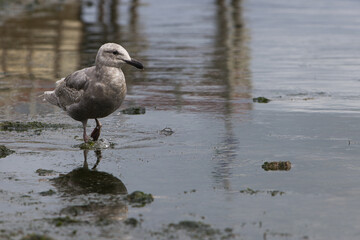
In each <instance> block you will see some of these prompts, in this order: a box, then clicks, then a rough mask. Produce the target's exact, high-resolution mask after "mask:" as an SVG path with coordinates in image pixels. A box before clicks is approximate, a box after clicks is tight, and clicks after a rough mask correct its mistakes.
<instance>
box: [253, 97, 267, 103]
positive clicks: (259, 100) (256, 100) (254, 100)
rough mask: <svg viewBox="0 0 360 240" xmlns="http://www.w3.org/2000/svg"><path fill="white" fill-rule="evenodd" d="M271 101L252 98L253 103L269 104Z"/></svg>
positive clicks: (264, 98)
mask: <svg viewBox="0 0 360 240" xmlns="http://www.w3.org/2000/svg"><path fill="white" fill-rule="evenodd" d="M270 101H271V100H270V99H268V98H266V97H257V98H253V102H256V103H268V102H270Z"/></svg>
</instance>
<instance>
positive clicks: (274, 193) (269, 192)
mask: <svg viewBox="0 0 360 240" xmlns="http://www.w3.org/2000/svg"><path fill="white" fill-rule="evenodd" d="M240 193H243V194H249V195H254V194H258V193H267V194H270V195H271V196H272V197H275V196H276V195H280V196H281V195H283V194H285V192H282V191H278V190H268V191H261V190H254V189H251V188H247V189H243V190H240Z"/></svg>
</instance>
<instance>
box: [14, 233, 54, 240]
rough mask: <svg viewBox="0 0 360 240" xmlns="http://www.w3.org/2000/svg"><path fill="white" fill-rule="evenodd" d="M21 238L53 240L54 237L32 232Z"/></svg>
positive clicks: (23, 239) (24, 239) (26, 239)
mask: <svg viewBox="0 0 360 240" xmlns="http://www.w3.org/2000/svg"><path fill="white" fill-rule="evenodd" d="M21 240H54V239H53V238H51V237H49V236H46V235H40V234H36V233H33V234H28V235H26V236H25V237H23V238H21Z"/></svg>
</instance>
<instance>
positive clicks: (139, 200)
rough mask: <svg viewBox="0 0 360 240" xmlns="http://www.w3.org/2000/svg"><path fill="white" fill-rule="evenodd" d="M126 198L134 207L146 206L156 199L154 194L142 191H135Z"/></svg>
mask: <svg viewBox="0 0 360 240" xmlns="http://www.w3.org/2000/svg"><path fill="white" fill-rule="evenodd" d="M126 200H127V201H128V202H129V203H130V204H131V205H132V206H133V207H144V206H145V205H146V204H148V203H151V202H153V201H154V197H153V196H152V194H150V193H149V194H146V193H143V192H141V191H135V192H133V193H131V194H128V195H127V196H126Z"/></svg>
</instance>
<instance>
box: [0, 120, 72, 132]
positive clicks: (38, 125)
mask: <svg viewBox="0 0 360 240" xmlns="http://www.w3.org/2000/svg"><path fill="white" fill-rule="evenodd" d="M59 128H62V129H64V128H69V125H67V124H54V123H42V122H37V121H33V122H19V121H16V122H10V121H5V122H1V123H0V130H1V131H16V132H24V131H29V130H36V129H38V130H39V129H55V130H56V129H59Z"/></svg>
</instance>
